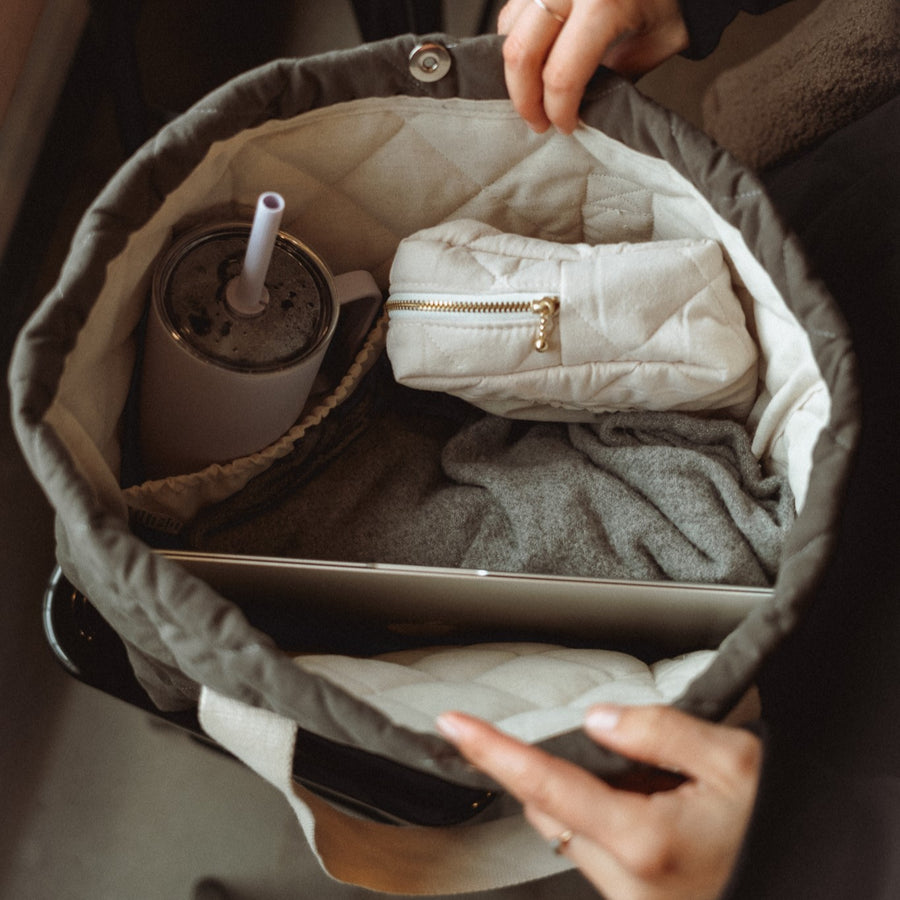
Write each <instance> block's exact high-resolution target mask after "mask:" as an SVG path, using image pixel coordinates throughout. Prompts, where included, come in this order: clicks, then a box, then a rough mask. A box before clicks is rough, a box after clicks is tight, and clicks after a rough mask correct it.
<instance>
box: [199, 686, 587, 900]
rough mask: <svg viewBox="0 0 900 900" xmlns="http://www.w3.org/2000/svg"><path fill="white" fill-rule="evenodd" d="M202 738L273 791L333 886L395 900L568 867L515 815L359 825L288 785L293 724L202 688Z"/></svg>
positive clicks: (495, 884) (497, 884)
mask: <svg viewBox="0 0 900 900" xmlns="http://www.w3.org/2000/svg"><path fill="white" fill-rule="evenodd" d="M199 717H200V724H201V725H202V727H203V729H204V731H205V732H206V733H207V734H208V735H209V736H210V737H211V738H212V739H213V740H215V741H216V742H217V743H218V744H220V745H221V746H222V747H223V748H224V749H226V750H228V751H229V752H230V753H232V754H233V755H234V756H236V757H237V758H238V759H240V760H241V761H242V762H243V763H244V764H245V765H247V766H248V767H249V768H251V769H253V770H254V771H255V772H256V773H257V774H258V775H260V776H262V777H263V778H265V780H266V781H268V782H269V783H270V784H272V785H274V786H275V787H276V788H277V789H278V790H279V791H280V792H281V793H282V794H283V795H284V797H285V799H286V800H287V801H288V803H289V804H290V806H291V808H292V809H293V810H294V814H295V815H296V817H297V821H298V822H299V823H300V827H301V829H302V830H303V834H304V836H305V837H306V840H307V842H308V844H309V846H310V848H311V849H312V851H313V853H314V854H315V857H316V859H317V860H318V862H319V865H320V866H321V867H322V869H323V870H324V871H325V872H326V873H328V875H330V876H331V877H332V878H334V879H336V880H338V881H342V882H346V883H349V884H355V885H359V886H361V887H365V888H368V889H370V890H375V891H383V892H386V893H396V894H420V895H423V894H451V893H467V892H473V891H482V890H493V889H496V888H501V887H508V886H510V885H515V884H523V883H526V882H529V881H534V880H537V879H540V878H545V877H547V876H549V875H554V874H558V873H560V872H563V871H566V870H568V869H571V868H572V864H571V863H570V862H569V861H568V860H567V859H565V858H564V857H561V856H557V855H555V854H554V853H553V852H552V850H551V849H550V847H549V846H548V845H547V844H546V842H545V841H544V840H543V839H542V838H541V837H540V836H539V835H538V834H537V833H536V832H535V831H534V830H533V829H532V828H531V826H530V825H529V824H528V823H527V822H526V821H525V817H524V815H522V813H521V811H520V812H518V813H516V814H514V815H508V816H505V817H503V818H496V819H493V820H490V821H478V820H475V821H473V822H472V823H470V824H465V825H455V826H452V827H446V828H445V827H427V826H418V825H404V826H397V825H390V824H384V823H381V822H371V821H367V820H365V819H361V818H358V817H356V816H354V815H351V814H349V813H347V812H344V811H343V810H342V809H340V808H338V807H336V806H334V805H332V804H331V803H329V802H328V801H326V800H324V799H322V798H321V797H319V796H317V795H316V794H314V793H313V792H312V791H309V790H307V789H306V788H304V787H302V786H301V785H299V784H297V782H296V781H295V780H294V779H293V777H292V775H291V773H292V769H293V763H294V750H295V742H296V736H297V725H296V723H294V722H291V721H290V720H289V719H286V718H284V717H282V716H279V715H277V714H276V713H273V712H270V711H268V710H264V709H259V708H257V707H252V706H248V705H246V704H244V703H241V702H239V701H237V700H232V699H230V698H228V697H225V696H223V695H222V694H218V693H216V692H215V691H212V690H210V689H209V688H206V687H204V688H203V689H202V691H201V694H200V707H199Z"/></svg>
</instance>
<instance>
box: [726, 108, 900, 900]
mask: <svg viewBox="0 0 900 900" xmlns="http://www.w3.org/2000/svg"><path fill="white" fill-rule="evenodd" d="M898 134H900V97H897V98H895V99H894V100H892V101H890V102H888V103H887V104H885V105H884V106H882V107H880V108H879V109H877V110H875V111H874V112H873V113H871V114H869V115H868V116H866V117H865V118H863V119H862V120H860V121H859V122H857V123H855V124H853V125H851V126H849V127H847V128H845V129H843V130H841V131H840V132H838V133H836V134H834V135H833V136H831V137H830V138H828V139H827V140H825V141H824V142H822V144H820V145H819V146H818V147H817V148H816V149H815V150H813V151H811V152H809V153H806V154H804V155H803V156H802V157H800V158H798V159H796V160H793V161H791V162H788V163H785V164H783V165H781V166H779V167H777V168H776V169H774V170H772V171H770V172H769V173H767V175H766V179H765V180H766V183H767V186H768V188H769V192H770V194H771V196H772V198H773V200H774V201H775V203H776V205H777V206H778V207H779V209H780V211H781V212H782V214H783V215H784V216H785V217H786V219H787V220H788V221H789V222H790V223H792V224H793V226H794V228H795V230H796V231H797V232H798V234H799V236H800V237H801V239H802V240H803V242H804V243H805V245H806V247H807V251H808V256H809V258H810V260H811V262H812V264H813V266H814V267H815V268H816V270H817V272H818V274H819V275H820V276H821V277H822V278H823V280H824V281H825V283H826V284H827V285H828V287H829V289H830V290H831V292H832V294H833V295H834V297H835V298H836V299H837V301H838V303H839V304H840V305H841V307H842V309H843V311H844V314H845V315H846V317H847V320H848V322H849V324H850V326H851V330H852V332H853V338H854V346H855V351H856V355H857V359H858V366H859V372H860V381H861V385H862V397H863V431H862V438H861V444H860V451H859V456H858V461H857V464H856V468H855V472H854V475H853V478H852V479H851V484H850V490H849V493H848V497H847V501H846V505H845V514H844V520H843V527H842V534H841V538H840V540H839V542H838V546H837V552H836V554H835V557H834V562H833V564H832V565H831V568H830V570H829V573H828V575H827V577H826V578H825V580H824V582H823V584H822V586H821V589H820V591H819V593H818V596H817V597H816V599H815V602H814V604H813V606H812V608H811V609H810V611H809V614H808V615H807V617H806V620H805V621H804V622H803V623H802V626H801V627H800V628H799V629H798V630H797V631H796V633H794V634H792V635H791V636H790V638H789V639H788V640H786V641H785V642H784V644H783V645H782V646H781V647H780V648H779V650H778V651H777V653H776V654H775V656H774V657H773V659H772V660H770V662H769V663H768V664H767V666H766V668H765V670H764V677H763V679H762V681H761V684H760V688H761V693H762V697H763V710H764V713H765V715H766V718H767V722H768V725H767V731H768V735H767V737H766V762H765V765H764V770H763V777H762V782H761V785H760V791H759V796H758V798H757V804H756V809H755V813H754V816H753V819H752V822H751V827H750V831H749V833H748V836H747V839H746V842H745V846H744V848H743V851H742V856H741V860H740V862H739V864H738V866H737V868H736V870H735V873H734V876H733V879H732V885H731V888H730V891H729V892H728V893H727V894H726V897H727V898H728V900H744V898H748V900H749V898H753V900H759V898H766V900H778V898H785V900H788V898H789V900H803V898H807V897H809V898H813V897H814V898H816V900H830V898H848V900H857V898H860V900H882V898H885V900H886V898H895V897H900V653H898V646H900V553H898V551H900V525H898V518H897V514H896V511H897V508H898V502H900V461H898V460H900V451H898V448H900V441H898V438H900V429H898V425H900V420H898V410H900V383H898V379H897V371H898V364H900V142H898V139H897V136H898ZM814 760H815V761H814ZM823 762H824V763H825V765H823ZM873 773H877V774H880V775H881V776H887V777H875V775H874V774H873Z"/></svg>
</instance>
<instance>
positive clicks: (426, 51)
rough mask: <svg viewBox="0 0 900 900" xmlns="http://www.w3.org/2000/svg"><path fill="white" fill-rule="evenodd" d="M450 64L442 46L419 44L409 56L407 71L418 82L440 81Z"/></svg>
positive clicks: (450, 61)
mask: <svg viewBox="0 0 900 900" xmlns="http://www.w3.org/2000/svg"><path fill="white" fill-rule="evenodd" d="M452 64H453V60H452V58H451V56H450V53H449V51H448V50H447V48H446V47H444V46H443V45H442V44H435V43H427V44H419V46H418V47H416V48H415V49H414V50H413V52H412V53H410V54H409V71H410V72H411V73H412V76H413V77H414V78H416V79H418V80H419V81H440V80H441V78H443V77H444V76H445V75H446V74H447V73H448V72H449V71H450V66H451V65H452Z"/></svg>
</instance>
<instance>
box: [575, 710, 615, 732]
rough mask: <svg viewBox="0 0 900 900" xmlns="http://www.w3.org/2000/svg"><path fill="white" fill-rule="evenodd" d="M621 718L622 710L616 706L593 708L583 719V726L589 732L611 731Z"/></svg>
mask: <svg viewBox="0 0 900 900" xmlns="http://www.w3.org/2000/svg"><path fill="white" fill-rule="evenodd" d="M621 718H622V710H621V709H619V708H618V707H617V706H595V707H593V709H591V710H590V711H589V712H588V714H587V716H586V717H585V720H584V724H585V727H586V728H587V729H588V730H589V731H600V732H605V731H612V730H613V729H614V728H615V727H616V726H617V725H618V724H619V720H620V719H621Z"/></svg>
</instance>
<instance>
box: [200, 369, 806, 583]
mask: <svg viewBox="0 0 900 900" xmlns="http://www.w3.org/2000/svg"><path fill="white" fill-rule="evenodd" d="M376 382H380V385H379V386H378V387H374V385H375V384H376ZM345 407H346V408H340V415H335V414H333V417H330V418H329V419H326V420H325V423H324V424H323V426H322V427H321V428H320V429H319V432H318V434H316V435H315V437H314V439H313V440H311V441H307V442H305V443H304V444H303V445H301V446H300V447H298V448H297V450H296V451H295V453H294V455H293V456H291V457H288V458H287V459H285V460H282V461H281V462H280V463H278V464H277V465H276V466H274V467H273V468H272V469H271V470H270V471H269V472H267V473H265V474H264V475H262V476H260V477H258V478H257V479H255V480H254V481H253V482H251V484H250V485H249V486H248V487H247V488H246V489H245V490H244V491H242V492H241V493H240V494H238V495H236V496H235V497H233V498H231V499H229V500H228V501H226V502H224V503H221V504H219V505H217V506H215V507H213V508H211V509H209V510H207V511H205V512H204V513H202V514H201V515H200V516H199V517H198V518H197V520H196V521H195V522H194V523H193V524H192V526H191V527H190V528H189V529H188V532H187V541H188V544H189V546H191V547H193V548H194V549H203V550H209V551H217V552H225V553H249V554H263V555H277V556H288V557H293V558H301V559H319V560H323V559H337V560H344V561H351V562H387V563H400V564H410V565H425V566H453V567H463V568H483V569H490V570H495V571H506V572H532V573H542V574H556V575H573V576H587V577H608V578H628V579H652V580H660V579H662V580H670V579H671V580H677V581H686V582H703V583H720V584H742V585H767V584H770V583H772V581H773V580H774V577H775V574H776V572H777V569H778V563H779V559H780V555H781V546H782V541H783V538H784V536H785V534H786V532H787V529H788V527H789V526H790V523H791V521H792V520H793V516H794V510H793V499H792V497H791V495H790V491H789V489H788V487H787V485H786V483H785V482H784V481H783V480H782V479H781V478H778V477H774V476H765V475H763V473H761V471H760V467H759V464H758V462H757V460H756V459H755V457H754V456H753V454H752V453H751V451H750V446H749V440H748V436H747V434H746V432H745V430H744V429H743V428H742V427H741V426H740V425H738V424H736V423H734V422H730V421H725V420H714V419H713V420H707V419H702V418H698V417H694V416H689V415H684V414H671V413H645V412H634V413H613V414H609V415H605V416H602V417H600V418H599V419H598V420H597V421H596V422H593V423H590V424H557V423H534V422H522V421H513V420H509V419H503V418H499V417H495V416H491V415H488V414H484V413H481V412H479V411H477V410H475V409H474V408H473V407H470V406H468V405H467V404H465V403H462V402H461V401H456V400H453V399H452V398H448V397H445V396H443V395H436V394H429V393H425V392H420V391H411V390H409V389H406V388H402V387H398V386H397V385H395V384H393V383H390V382H389V379H387V378H384V377H381V378H374V379H372V381H371V383H370V384H369V386H368V389H367V390H362V389H361V390H360V391H358V392H357V396H355V397H354V398H353V400H352V401H348V403H347V404H345Z"/></svg>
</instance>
